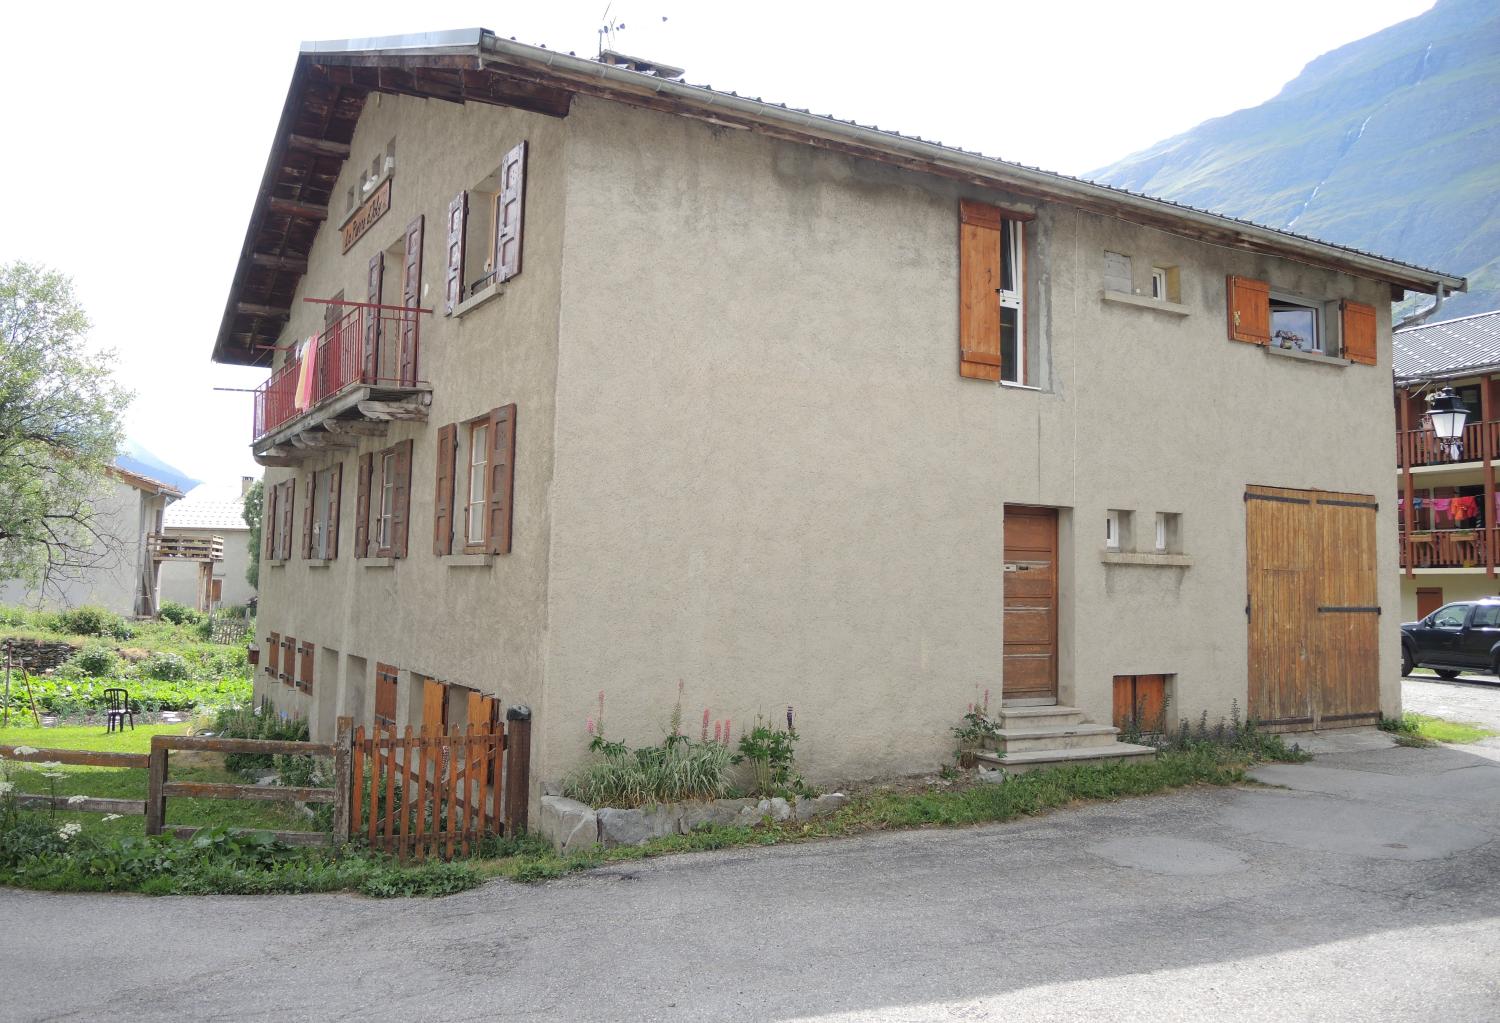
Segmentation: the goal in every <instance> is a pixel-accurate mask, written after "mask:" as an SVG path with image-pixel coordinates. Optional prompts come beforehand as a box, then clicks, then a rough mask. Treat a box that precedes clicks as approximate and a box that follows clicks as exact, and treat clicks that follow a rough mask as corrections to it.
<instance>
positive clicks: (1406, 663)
mask: <svg viewBox="0 0 1500 1023" xmlns="http://www.w3.org/2000/svg"><path fill="white" fill-rule="evenodd" d="M1416 666H1417V665H1416V663H1415V662H1414V661H1412V659H1411V647H1405V646H1404V647H1402V648H1401V677H1402V678H1405V677H1406V676H1408V675H1410V674H1411V671H1412V669H1413V668H1415V667H1416Z"/></svg>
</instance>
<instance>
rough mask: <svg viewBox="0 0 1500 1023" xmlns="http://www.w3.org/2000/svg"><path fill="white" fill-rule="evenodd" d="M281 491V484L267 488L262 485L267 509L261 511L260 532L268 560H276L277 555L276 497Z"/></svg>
mask: <svg viewBox="0 0 1500 1023" xmlns="http://www.w3.org/2000/svg"><path fill="white" fill-rule="evenodd" d="M280 490H281V484H280V483H274V484H272V485H270V486H266V485H265V484H264V483H263V484H261V492H262V494H263V495H264V497H265V507H264V508H263V509H262V511H261V518H260V531H261V533H262V534H263V535H262V536H261V542H262V543H263V544H264V545H265V548H266V558H267V560H274V559H275V557H276V554H277V549H276V523H277V518H276V495H277V494H278V493H279V492H280Z"/></svg>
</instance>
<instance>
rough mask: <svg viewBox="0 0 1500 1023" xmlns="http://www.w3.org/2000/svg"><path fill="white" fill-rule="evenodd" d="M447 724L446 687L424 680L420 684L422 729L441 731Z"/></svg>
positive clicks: (439, 683)
mask: <svg viewBox="0 0 1500 1023" xmlns="http://www.w3.org/2000/svg"><path fill="white" fill-rule="evenodd" d="M447 723H448V687H447V686H446V685H444V684H443V683H441V682H435V681H433V680H432V679H430V678H429V679H426V680H425V681H424V682H423V683H422V727H423V729H428V728H431V729H433V730H434V731H442V729H443V726H444V725H446V724H447Z"/></svg>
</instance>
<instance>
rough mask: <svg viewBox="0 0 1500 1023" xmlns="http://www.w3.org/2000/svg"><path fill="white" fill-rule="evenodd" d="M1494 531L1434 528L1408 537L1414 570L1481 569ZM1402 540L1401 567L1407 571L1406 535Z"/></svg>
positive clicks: (1484, 527)
mask: <svg viewBox="0 0 1500 1023" xmlns="http://www.w3.org/2000/svg"><path fill="white" fill-rule="evenodd" d="M1494 534H1495V529H1494V527H1491V526H1480V527H1478V528H1475V529H1434V530H1428V531H1426V532H1414V533H1412V534H1411V553H1412V558H1411V560H1412V567H1413V568H1484V567H1485V566H1486V565H1487V564H1488V562H1487V561H1486V560H1485V559H1486V558H1487V557H1488V555H1489V552H1490V551H1492V550H1494V549H1495V535H1494ZM1400 538H1401V567H1402V568H1406V567H1407V565H1406V533H1405V532H1402V533H1401V534H1400Z"/></svg>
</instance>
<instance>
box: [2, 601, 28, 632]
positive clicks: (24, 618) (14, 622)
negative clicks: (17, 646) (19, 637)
mask: <svg viewBox="0 0 1500 1023" xmlns="http://www.w3.org/2000/svg"><path fill="white" fill-rule="evenodd" d="M30 622H31V614H30V612H28V611H27V610H26V609H25V608H24V607H14V606H12V605H9V604H0V628H7V629H18V628H21V627H22V626H25V625H28V624H30Z"/></svg>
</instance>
